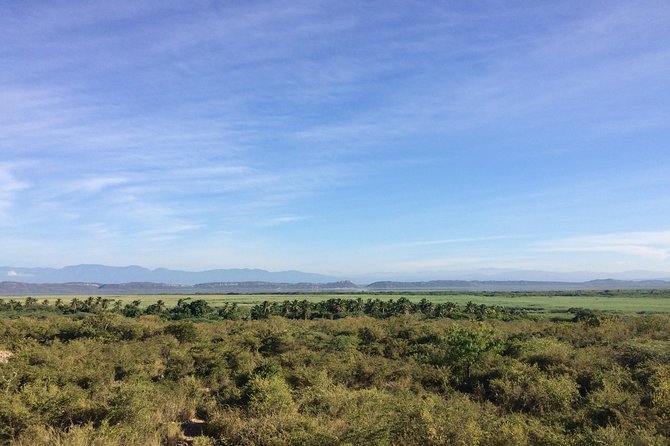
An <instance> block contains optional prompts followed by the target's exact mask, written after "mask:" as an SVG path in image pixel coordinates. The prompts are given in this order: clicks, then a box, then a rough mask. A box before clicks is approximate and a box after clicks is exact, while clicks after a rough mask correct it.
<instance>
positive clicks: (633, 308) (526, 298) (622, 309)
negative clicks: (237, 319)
mask: <svg viewBox="0 0 670 446" xmlns="http://www.w3.org/2000/svg"><path fill="white" fill-rule="evenodd" d="M33 297H35V298H37V299H38V300H40V301H41V300H43V299H47V300H49V301H50V302H53V301H54V300H55V299H58V298H60V299H63V300H65V301H69V300H71V299H73V298H75V297H76V298H79V299H85V298H86V297H87V296H71V295H61V296H33ZM104 297H105V298H108V299H113V300H122V301H124V302H131V301H134V300H140V301H141V302H142V305H141V306H142V307H146V306H148V305H151V304H153V303H155V302H157V301H158V300H163V301H164V302H165V304H166V306H167V307H172V306H174V305H176V304H177V301H178V300H179V299H184V298H189V297H190V298H192V299H204V300H206V301H207V302H209V303H210V305H212V306H215V307H216V306H220V305H222V304H223V303H224V302H230V303H232V302H235V303H237V304H239V305H255V304H258V303H261V302H263V301H269V302H273V301H277V302H281V301H284V300H294V299H297V300H303V299H305V300H308V301H311V302H318V301H322V300H327V299H331V298H343V299H357V298H359V297H360V298H362V299H364V300H365V299H369V298H379V299H398V298H400V297H405V298H407V299H409V300H411V301H413V302H418V301H420V300H421V299H423V298H426V299H428V300H430V301H432V302H434V303H441V302H454V303H456V304H460V305H464V304H466V303H467V302H470V301H472V302H474V303H477V304H486V305H500V306H504V307H511V308H523V309H526V310H527V311H529V312H531V313H538V314H553V315H555V314H560V313H566V312H567V310H568V309H570V308H575V307H579V308H588V309H591V310H596V311H602V312H607V313H618V314H645V313H670V290H663V291H659V290H624V291H578V292H574V291H570V292H566V293H560V292H547V293H543V292H537V293H525V292H523V293H509V292H494V293H456V292H435V291H433V292H388V293H386V292H382V293H288V294H191V295H172V294H165V295H123V296H115V295H110V296H104ZM0 299H4V300H9V299H16V300H22V299H25V296H2V297H0Z"/></svg>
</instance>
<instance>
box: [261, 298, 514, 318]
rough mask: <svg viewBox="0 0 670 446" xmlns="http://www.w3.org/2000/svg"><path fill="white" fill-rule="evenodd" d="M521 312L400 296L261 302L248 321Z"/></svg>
mask: <svg viewBox="0 0 670 446" xmlns="http://www.w3.org/2000/svg"><path fill="white" fill-rule="evenodd" d="M523 313H524V312H523V310H520V309H516V308H506V307H501V306H497V305H484V304H475V303H473V302H468V303H467V304H466V305H465V306H459V305H457V304H455V303H453V302H443V303H435V302H431V301H429V300H428V299H425V298H424V299H421V300H420V301H419V302H416V303H415V302H412V301H411V300H409V299H407V298H405V297H401V298H400V299H397V300H394V299H390V300H382V299H367V300H363V299H362V298H360V297H359V298H357V299H343V298H333V299H327V300H324V301H320V302H310V301H308V300H285V301H283V302H268V301H264V302H262V303H260V304H257V305H254V306H253V307H252V308H251V312H250V317H251V319H264V318H267V317H270V316H282V317H285V318H288V319H319V318H328V319H334V318H335V319H336V318H340V317H344V316H350V315H367V316H371V317H375V318H381V319H384V318H388V317H391V316H398V315H402V314H421V315H423V316H426V317H431V318H441V317H462V316H464V315H474V316H476V317H479V318H484V317H489V318H490V317H497V316H499V315H505V314H506V315H519V314H523Z"/></svg>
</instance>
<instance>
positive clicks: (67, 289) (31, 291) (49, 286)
mask: <svg viewBox="0 0 670 446" xmlns="http://www.w3.org/2000/svg"><path fill="white" fill-rule="evenodd" d="M359 289H360V287H358V286H357V285H356V284H354V283H351V282H348V281H341V282H327V283H307V282H303V283H277V282H211V283H200V284H195V285H174V284H167V283H154V282H129V283H113V284H100V283H90V282H88V283H87V282H70V283H22V282H0V296H27V295H50V294H72V295H88V296H91V295H96V296H97V295H127V294H226V293H298V292H301V293H321V292H326V291H330V292H334V291H355V290H359Z"/></svg>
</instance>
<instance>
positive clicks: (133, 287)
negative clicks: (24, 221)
mask: <svg viewBox="0 0 670 446" xmlns="http://www.w3.org/2000/svg"><path fill="white" fill-rule="evenodd" d="M487 272H488V273H489V274H491V275H497V274H502V273H501V270H488V271H487ZM494 273H495V274H494ZM536 273H538V274H539V273H541V272H536ZM639 273H646V274H652V273H649V272H639ZM473 274H474V273H473ZM621 274H623V275H625V274H626V273H621ZM630 274H633V273H630ZM464 275H465V274H464ZM3 279H4V281H2V280H3ZM584 289H611V290H613V289H670V280H664V279H658V280H656V279H654V280H652V279H646V280H621V279H599V280H586V281H579V280H577V281H568V280H472V279H470V280H426V281H374V282H373V283H370V284H368V285H357V284H355V283H353V282H351V281H348V280H342V279H341V278H337V277H332V276H326V275H321V274H313V273H304V272H300V271H281V272H270V271H265V270H262V269H216V270H209V271H202V272H189V271H179V270H169V269H165V268H159V269H154V270H151V269H147V268H143V267H140V266H126V267H113V266H105V265H76V266H67V267H64V268H60V269H56V268H13V267H0V295H4V296H20V295H47V294H66V295H67V294H73V295H111V294H219V293H223V294H225V293H263V292H265V293H291V292H333V291H344V292H347V291H371V292H374V291H411V290H451V291H550V290H556V291H563V290H566V291H567V290H584Z"/></svg>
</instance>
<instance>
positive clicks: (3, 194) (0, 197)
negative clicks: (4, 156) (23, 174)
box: [0, 164, 31, 217]
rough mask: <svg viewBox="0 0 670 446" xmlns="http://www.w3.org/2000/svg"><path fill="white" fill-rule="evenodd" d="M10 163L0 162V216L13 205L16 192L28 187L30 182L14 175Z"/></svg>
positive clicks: (4, 214)
mask: <svg viewBox="0 0 670 446" xmlns="http://www.w3.org/2000/svg"><path fill="white" fill-rule="evenodd" d="M13 170H14V169H13V166H12V165H11V164H4V165H3V164H0V217H5V216H6V213H7V212H8V211H9V210H10V208H11V207H12V206H13V205H14V203H15V202H16V200H17V197H18V194H19V193H20V192H21V191H23V190H25V189H28V188H29V187H30V185H31V184H30V182H28V181H23V180H20V179H19V178H17V177H16V174H15V173H14V171H13Z"/></svg>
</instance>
